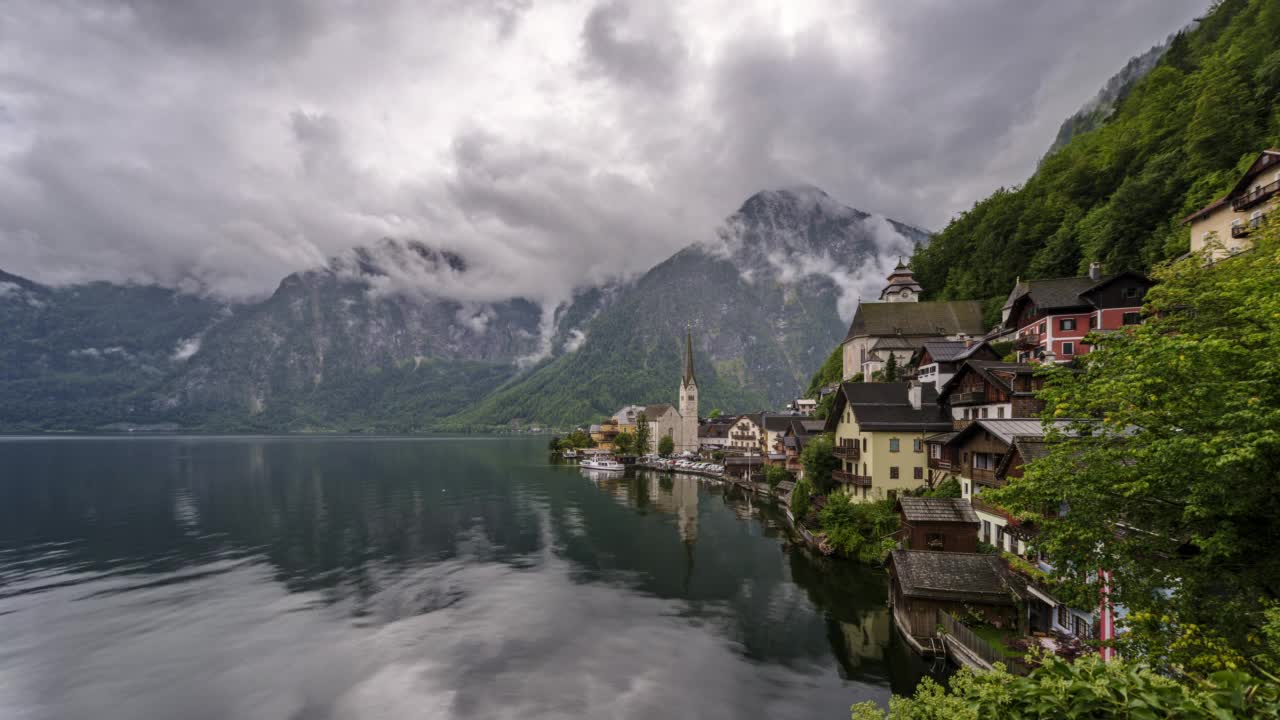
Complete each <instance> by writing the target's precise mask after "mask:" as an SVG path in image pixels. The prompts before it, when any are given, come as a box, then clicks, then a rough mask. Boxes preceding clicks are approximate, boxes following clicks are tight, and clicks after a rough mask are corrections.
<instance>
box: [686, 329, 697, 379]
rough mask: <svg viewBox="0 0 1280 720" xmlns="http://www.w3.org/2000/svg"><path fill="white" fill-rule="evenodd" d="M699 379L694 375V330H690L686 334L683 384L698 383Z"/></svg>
mask: <svg viewBox="0 0 1280 720" xmlns="http://www.w3.org/2000/svg"><path fill="white" fill-rule="evenodd" d="M697 384H698V381H697V379H696V378H694V377H693V331H692V330H688V331H686V332H685V335H684V377H683V378H682V386H683V385H697Z"/></svg>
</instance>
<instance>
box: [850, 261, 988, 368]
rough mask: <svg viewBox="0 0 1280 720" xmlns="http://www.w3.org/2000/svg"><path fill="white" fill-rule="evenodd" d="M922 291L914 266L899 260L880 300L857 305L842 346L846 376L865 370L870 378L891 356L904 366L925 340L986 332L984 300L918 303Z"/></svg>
mask: <svg viewBox="0 0 1280 720" xmlns="http://www.w3.org/2000/svg"><path fill="white" fill-rule="evenodd" d="M921 291H922V288H921V287H920V285H919V284H918V283H916V281H915V278H914V276H913V275H912V274H911V271H910V269H908V268H907V267H906V266H905V265H903V264H902V263H899V264H898V267H897V268H895V269H894V271H893V274H891V275H890V276H889V284H888V285H886V286H885V288H884V289H883V290H882V291H881V293H880V297H881V300H882V301H881V302H860V303H858V308H857V309H856V310H855V311H854V314H853V322H851V323H850V324H849V332H848V334H847V335H846V336H845V339H844V341H843V343H842V345H841V347H842V349H841V356H842V365H843V373H842V377H843V379H845V380H848V379H850V378H852V377H853V376H854V375H857V374H858V373H862V377H863V379H864V380H867V381H870V380H871V379H872V374H873V373H875V372H876V371H878V370H882V369H883V368H884V365H885V363H887V362H888V360H889V356H890V355H892V356H893V357H894V360H895V362H896V363H897V364H898V366H900V367H903V368H905V367H906V366H907V364H908V362H909V361H910V359H911V354H912V353H913V352H915V349H916V348H918V347H919V346H920V345H922V344H923V343H924V342H925V341H926V340H931V339H937V338H953V339H963V338H965V337H973V336H980V335H982V334H983V332H984V330H985V328H984V327H983V324H982V304H981V303H980V302H978V301H976V300H955V301H948V302H920V292H921Z"/></svg>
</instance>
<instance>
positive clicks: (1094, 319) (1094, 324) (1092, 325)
mask: <svg viewBox="0 0 1280 720" xmlns="http://www.w3.org/2000/svg"><path fill="white" fill-rule="evenodd" d="M1089 329H1090V330H1097V329H1098V316H1097V315H1090V316H1089Z"/></svg>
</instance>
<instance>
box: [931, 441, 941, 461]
mask: <svg viewBox="0 0 1280 720" xmlns="http://www.w3.org/2000/svg"><path fill="white" fill-rule="evenodd" d="M929 457H931V458H934V459H937V458H941V457H942V446H941V445H939V444H938V443H929Z"/></svg>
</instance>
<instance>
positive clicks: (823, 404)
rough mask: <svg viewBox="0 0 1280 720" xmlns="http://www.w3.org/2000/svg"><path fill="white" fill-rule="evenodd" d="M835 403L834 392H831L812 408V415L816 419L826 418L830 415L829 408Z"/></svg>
mask: <svg viewBox="0 0 1280 720" xmlns="http://www.w3.org/2000/svg"><path fill="white" fill-rule="evenodd" d="M835 404H836V396H835V393H832V394H830V395H828V396H826V397H824V398H822V399H821V400H819V401H818V406H817V407H816V408H814V409H813V416H814V417H815V418H817V419H818V420H826V419H827V418H828V417H829V416H830V415H831V408H832V407H833V406H835Z"/></svg>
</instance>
